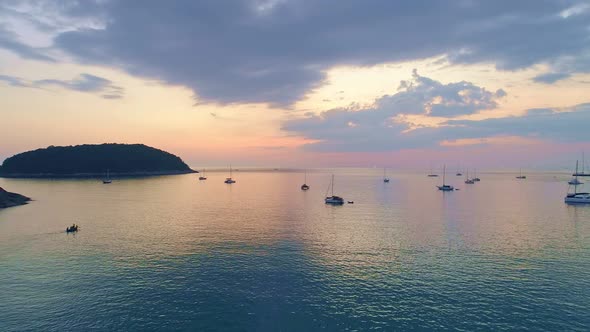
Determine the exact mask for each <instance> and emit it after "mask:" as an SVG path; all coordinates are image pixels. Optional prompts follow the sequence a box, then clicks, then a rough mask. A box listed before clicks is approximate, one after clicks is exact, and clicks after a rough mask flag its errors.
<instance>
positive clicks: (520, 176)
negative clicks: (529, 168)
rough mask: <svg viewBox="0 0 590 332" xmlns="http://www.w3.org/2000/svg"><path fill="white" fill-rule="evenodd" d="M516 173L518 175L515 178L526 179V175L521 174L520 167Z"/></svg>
mask: <svg viewBox="0 0 590 332" xmlns="http://www.w3.org/2000/svg"><path fill="white" fill-rule="evenodd" d="M518 174H519V175H518V176H517V177H516V178H517V179H521V180H522V179H526V175H522V168H521V169H520V171H519V173H518Z"/></svg>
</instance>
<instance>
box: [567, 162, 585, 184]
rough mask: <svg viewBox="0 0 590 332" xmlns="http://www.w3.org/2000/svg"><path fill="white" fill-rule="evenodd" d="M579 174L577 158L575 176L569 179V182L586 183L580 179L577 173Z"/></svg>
mask: <svg viewBox="0 0 590 332" xmlns="http://www.w3.org/2000/svg"><path fill="white" fill-rule="evenodd" d="M576 174H578V161H577V160H576V171H575V172H574V178H573V179H571V180H569V181H568V182H567V183H568V184H571V185H572V186H579V185H581V184H584V183H583V182H582V181H580V180H578V176H577V175H576Z"/></svg>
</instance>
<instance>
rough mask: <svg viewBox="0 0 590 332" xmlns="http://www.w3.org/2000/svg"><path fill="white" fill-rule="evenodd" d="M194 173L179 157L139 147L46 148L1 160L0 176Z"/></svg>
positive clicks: (84, 146)
mask: <svg viewBox="0 0 590 332" xmlns="http://www.w3.org/2000/svg"><path fill="white" fill-rule="evenodd" d="M107 171H108V172H109V174H110V176H147V175H169V174H187V173H197V172H196V171H194V170H192V169H190V167H188V165H187V164H185V163H184V162H183V161H182V159H180V158H179V157H177V156H175V155H173V154H171V153H168V152H166V151H162V150H159V149H156V148H152V147H149V146H147V145H143V144H116V143H108V144H98V145H91V144H84V145H76V146H49V147H47V148H45V149H37V150H33V151H27V152H23V153H19V154H17V155H14V156H12V157H10V158H7V159H6V160H4V163H3V164H2V166H0V177H10V178H88V177H102V176H104V175H105V173H106V172H107Z"/></svg>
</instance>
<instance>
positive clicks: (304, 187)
mask: <svg viewBox="0 0 590 332" xmlns="http://www.w3.org/2000/svg"><path fill="white" fill-rule="evenodd" d="M301 190H309V186H308V185H307V170H305V175H304V178H303V184H302V185H301Z"/></svg>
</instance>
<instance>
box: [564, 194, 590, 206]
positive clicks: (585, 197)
mask: <svg viewBox="0 0 590 332" xmlns="http://www.w3.org/2000/svg"><path fill="white" fill-rule="evenodd" d="M564 201H565V203H567V204H590V193H577V194H569V195H567V196H566V197H565V199H564Z"/></svg>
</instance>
